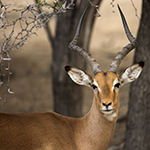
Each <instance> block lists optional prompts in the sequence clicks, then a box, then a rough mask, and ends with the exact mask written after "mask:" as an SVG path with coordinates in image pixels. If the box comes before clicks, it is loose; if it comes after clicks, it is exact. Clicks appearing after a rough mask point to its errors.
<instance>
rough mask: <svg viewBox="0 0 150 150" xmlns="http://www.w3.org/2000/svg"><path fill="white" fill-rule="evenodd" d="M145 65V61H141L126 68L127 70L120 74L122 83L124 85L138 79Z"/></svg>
mask: <svg viewBox="0 0 150 150" xmlns="http://www.w3.org/2000/svg"><path fill="white" fill-rule="evenodd" d="M143 67H144V62H143V61H141V62H139V63H137V64H134V65H132V66H130V67H128V68H127V69H125V71H123V72H122V73H121V75H120V81H121V85H124V84H126V83H129V82H132V81H134V80H135V79H137V78H138V77H139V75H140V74H141V72H142V69H143Z"/></svg>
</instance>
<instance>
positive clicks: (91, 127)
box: [79, 98, 118, 150]
mask: <svg viewBox="0 0 150 150" xmlns="http://www.w3.org/2000/svg"><path fill="white" fill-rule="evenodd" d="M117 113H118V112H117ZM116 120H117V115H116V116H115V117H114V119H113V120H111V121H110V120H108V119H107V117H105V116H104V115H103V113H101V112H100V110H98V105H97V101H96V98H94V100H93V104H92V107H91V110H90V111H89V112H88V114H87V115H85V116H84V117H83V118H82V119H81V122H80V125H81V126H80V127H79V129H81V131H79V132H80V133H81V139H80V141H81V144H82V145H84V147H83V149H86V150H89V149H94V150H97V149H100V150H105V149H106V148H107V146H108V145H109V143H110V141H111V138H112V136H113V133H114V129H115V124H116ZM84 142H85V144H83V143H84ZM85 145H86V147H85Z"/></svg>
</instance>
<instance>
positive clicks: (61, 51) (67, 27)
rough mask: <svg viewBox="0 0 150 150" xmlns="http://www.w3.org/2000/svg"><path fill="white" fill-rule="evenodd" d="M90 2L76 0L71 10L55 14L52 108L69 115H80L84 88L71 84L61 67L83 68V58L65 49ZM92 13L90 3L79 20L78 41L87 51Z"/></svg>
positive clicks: (98, 1)
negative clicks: (81, 22)
mask: <svg viewBox="0 0 150 150" xmlns="http://www.w3.org/2000/svg"><path fill="white" fill-rule="evenodd" d="M100 2H101V0H95V1H94V2H93V3H94V4H98V5H99V3H100ZM89 5H90V4H89V2H88V1H81V2H80V4H77V3H76V4H75V7H74V9H73V10H69V11H67V12H66V13H65V14H62V15H61V16H58V18H57V25H56V32H55V38H54V40H53V41H54V43H53V56H52V58H53V61H52V74H53V79H52V81H53V94H54V111H55V112H57V113H60V114H63V115H66V116H71V117H81V116H82V102H83V90H82V87H80V86H78V85H75V84H73V82H72V81H71V80H70V78H69V77H68V76H67V74H66V72H65V70H64V67H65V66H66V65H70V66H75V67H78V68H81V69H83V70H85V66H86V65H85V61H84V60H83V59H82V58H81V56H78V55H77V54H76V53H74V52H73V51H71V50H70V49H68V44H69V42H71V40H72V39H73V37H74V34H75V31H76V28H77V24H78V22H79V19H80V16H81V15H82V13H83V11H84V9H85V8H86V7H87V6H89ZM94 13H96V11H95V8H94V7H89V8H88V11H87V13H86V16H85V18H84V21H83V24H82V28H81V34H80V38H79V41H80V42H79V43H78V44H79V45H80V46H81V47H83V48H84V49H86V50H87V51H88V47H89V41H90V37H91V31H92V27H93V23H94V20H95V17H94Z"/></svg>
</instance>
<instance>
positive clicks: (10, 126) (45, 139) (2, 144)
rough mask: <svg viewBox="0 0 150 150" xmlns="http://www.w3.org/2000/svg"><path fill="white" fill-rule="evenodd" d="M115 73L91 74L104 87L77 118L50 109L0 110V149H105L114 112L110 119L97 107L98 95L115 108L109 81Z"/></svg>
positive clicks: (113, 127)
mask: <svg viewBox="0 0 150 150" xmlns="http://www.w3.org/2000/svg"><path fill="white" fill-rule="evenodd" d="M109 74H110V75H109ZM116 77H117V75H115V74H112V73H111V72H108V74H107V76H104V75H102V73H98V74H97V75H96V76H95V77H94V80H96V81H97V82H98V85H99V86H100V88H101V89H103V88H104V89H103V90H102V92H101V93H100V92H96V91H95V92H94V99H93V104H92V107H91V110H90V111H89V112H88V114H87V115H85V116H84V117H83V118H80V119H75V118H69V117H64V116H61V115H59V114H56V113H54V112H46V113H28V114H6V113H0V150H27V149H30V150H59V149H61V150H84V149H85V150H106V148H107V147H108V145H109V143H110V140H111V138H112V136H113V132H114V129H115V123H116V119H117V116H116V117H115V118H114V119H113V120H112V121H109V120H107V118H106V117H104V115H103V113H102V112H101V111H100V107H101V99H103V98H105V99H106V98H107V99H109V97H111V98H115V99H113V105H114V106H116V112H118V104H116V103H118V97H117V96H114V95H112V94H111V93H112V92H111V86H112V81H113V80H114V79H116ZM100 79H102V80H101V82H100V81H99V80H100ZM103 92H104V93H103ZM116 98H117V99H116ZM109 100H110V99H109Z"/></svg>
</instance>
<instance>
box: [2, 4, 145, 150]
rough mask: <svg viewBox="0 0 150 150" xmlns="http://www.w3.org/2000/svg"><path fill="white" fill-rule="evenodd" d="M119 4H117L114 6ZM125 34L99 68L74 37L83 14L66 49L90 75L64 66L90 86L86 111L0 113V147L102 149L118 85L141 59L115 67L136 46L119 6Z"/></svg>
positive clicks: (128, 77)
mask: <svg viewBox="0 0 150 150" xmlns="http://www.w3.org/2000/svg"><path fill="white" fill-rule="evenodd" d="M118 8H119V6H118ZM119 11H120V14H121V18H122V21H123V25H124V28H125V32H126V35H127V37H128V39H129V40H130V44H128V45H126V46H125V47H124V48H123V49H122V51H121V52H119V53H118V54H117V56H116V57H115V58H114V60H113V61H112V63H111V65H110V67H109V70H108V71H107V72H103V71H102V70H101V68H100V66H99V64H98V63H97V62H96V61H95V60H94V59H93V58H92V57H91V56H90V55H89V54H88V53H87V52H86V51H85V50H84V49H82V48H81V47H79V46H77V45H76V43H77V39H78V36H79V30H80V26H81V22H82V20H83V16H84V13H85V12H84V13H83V15H82V16H81V19H80V21H79V24H78V27H77V31H76V34H75V37H74V39H73V40H72V42H71V43H70V44H69V47H70V49H72V50H74V51H76V52H77V53H79V54H80V55H81V56H82V57H83V58H84V59H85V60H86V61H87V63H88V64H89V65H90V67H91V68H92V70H93V73H94V76H93V77H91V76H90V75H88V74H86V73H85V72H83V71H82V70H79V69H76V68H74V67H70V66H66V67H65V69H66V71H67V73H68V75H69V76H70V77H71V79H72V80H73V81H74V82H75V83H77V84H79V85H86V86H88V87H90V88H91V89H93V91H94V98H93V104H92V107H91V109H90V111H89V112H88V113H87V114H86V115H85V116H84V117H82V118H78V119H75V118H70V117H65V116H62V115H59V114H57V113H54V112H44V113H27V114H10V113H9V114H7V113H0V150H106V149H107V147H108V145H109V143H110V141H111V138H112V136H113V133H114V129H115V124H116V120H117V116H118V108H119V98H118V93H119V88H120V87H121V86H123V85H124V84H126V83H128V82H132V81H134V80H135V79H137V78H138V76H139V75H140V73H141V71H142V68H143V66H144V62H139V63H137V64H134V65H132V66H130V67H128V68H127V69H125V71H124V72H122V73H121V74H120V75H118V74H117V69H118V67H119V64H120V63H121V61H122V59H123V58H124V57H125V56H126V55H127V54H128V53H129V52H130V51H131V50H132V49H134V48H135V47H136V46H137V42H136V40H135V39H134V37H133V36H132V34H131V33H130V31H129V28H128V26H127V23H126V20H125V18H124V15H123V14H122V12H121V10H120V8H119Z"/></svg>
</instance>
